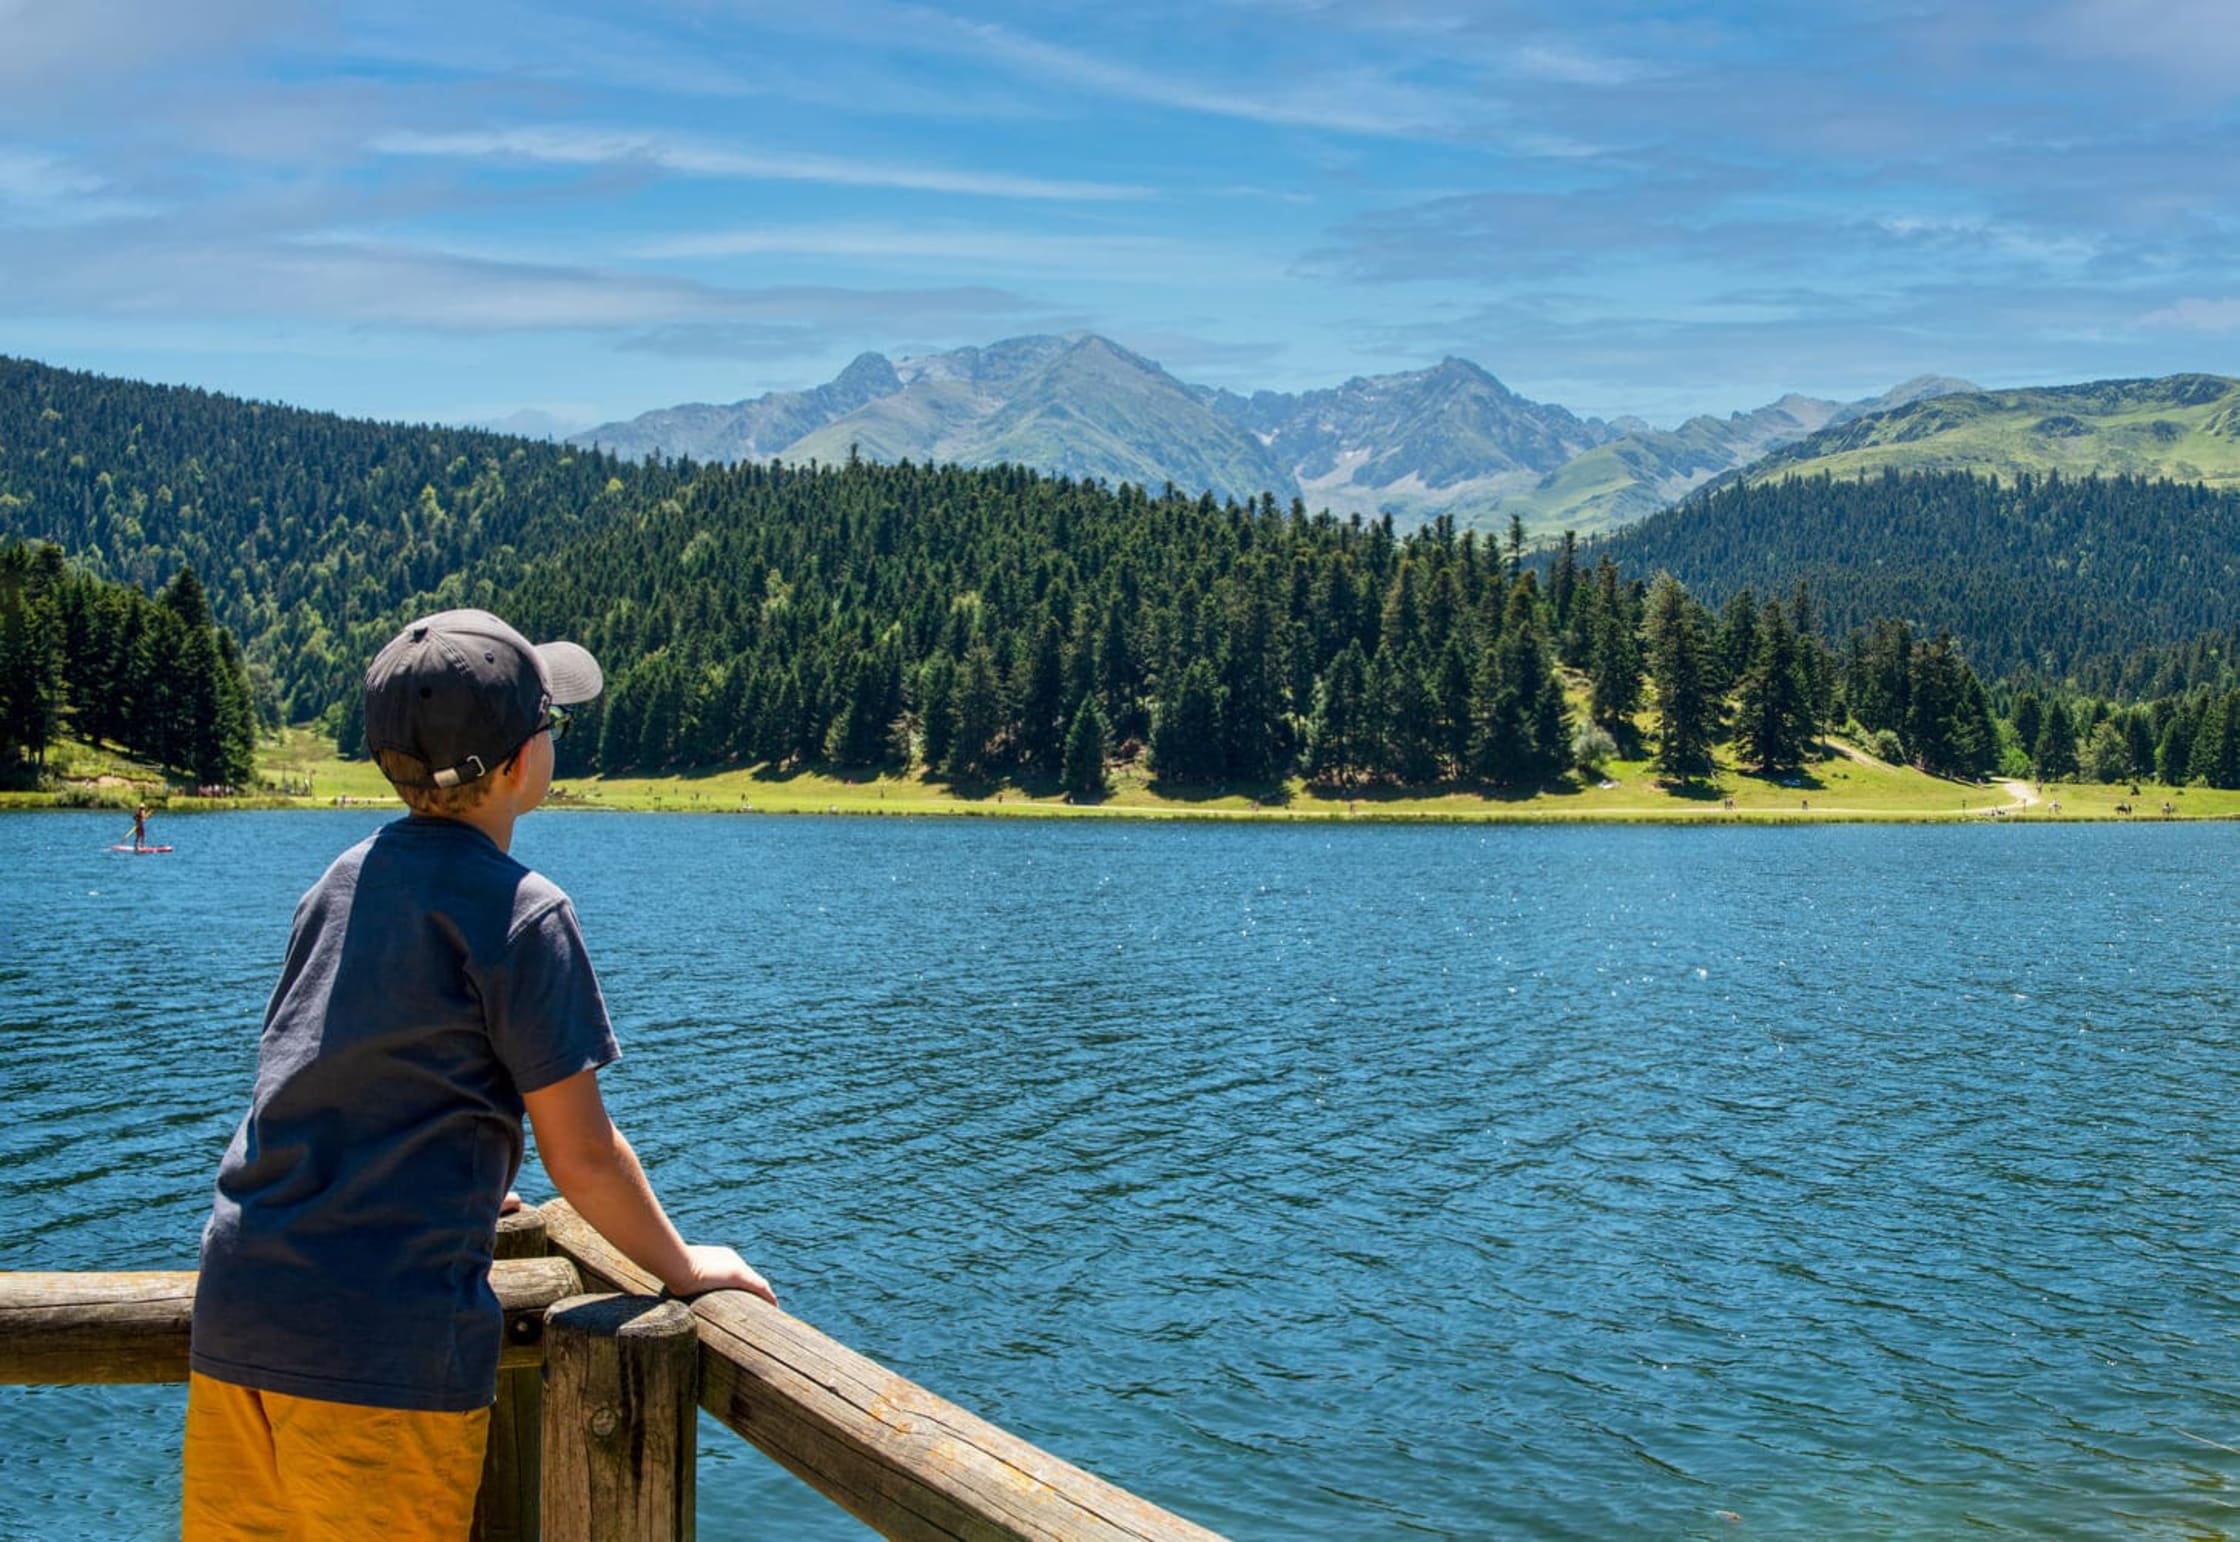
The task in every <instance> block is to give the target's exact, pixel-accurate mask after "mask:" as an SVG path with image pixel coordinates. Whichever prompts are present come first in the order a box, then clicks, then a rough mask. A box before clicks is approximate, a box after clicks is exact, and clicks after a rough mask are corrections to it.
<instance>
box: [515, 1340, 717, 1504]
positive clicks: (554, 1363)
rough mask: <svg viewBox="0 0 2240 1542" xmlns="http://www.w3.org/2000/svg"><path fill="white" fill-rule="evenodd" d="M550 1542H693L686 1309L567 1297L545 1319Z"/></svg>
mask: <svg viewBox="0 0 2240 1542" xmlns="http://www.w3.org/2000/svg"><path fill="white" fill-rule="evenodd" d="M544 1350H545V1360H544V1503H543V1509H544V1516H543V1525H544V1535H545V1537H546V1539H547V1542H692V1534H693V1510H692V1506H693V1462H694V1459H695V1455H696V1438H697V1435H698V1401H699V1392H700V1345H699V1341H698V1336H697V1334H696V1333H695V1332H694V1325H693V1320H692V1313H691V1311H690V1310H689V1309H688V1308H687V1307H686V1306H685V1304H684V1303H683V1302H681V1301H656V1300H652V1299H649V1298H648V1297H645V1296H572V1297H570V1298H569V1299H568V1300H566V1301H562V1302H559V1303H557V1304H555V1305H554V1306H553V1307H552V1308H551V1310H550V1311H548V1312H547V1313H546V1314H545V1336H544Z"/></svg>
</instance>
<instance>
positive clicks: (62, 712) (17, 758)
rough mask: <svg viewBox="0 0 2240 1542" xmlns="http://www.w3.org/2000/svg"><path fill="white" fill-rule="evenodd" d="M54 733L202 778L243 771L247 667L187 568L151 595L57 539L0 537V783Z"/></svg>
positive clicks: (17, 775) (251, 752)
mask: <svg viewBox="0 0 2240 1542" xmlns="http://www.w3.org/2000/svg"><path fill="white" fill-rule="evenodd" d="M64 733H72V734H75V735H76V736H78V737H79V738H82V739H87V740H91V741H93V742H94V743H97V744H99V743H107V744H111V745H114V746H116V747H117V748H119V749H122V750H124V751H125V752H127V753H128V754H131V755H133V756H135V757H137V758H139V759H142V760H148V761H152V762H154V763H155V764H157V765H159V766H168V767H170V768H172V769H174V770H177V771H181V772H184V773H186V774H187V775H188V776H189V777H191V778H192V779H193V780H195V781H197V782H200V783H204V784H233V783H246V782H247V781H248V780H249V779H250V773H251V771H252V769H253V761H254V757H255V750H256V724H255V720H254V718H253V716H252V714H251V709H250V702H249V677H248V671H247V668H246V666H245V665H244V663H243V660H242V657H241V650H240V649H239V648H238V647H236V646H235V644H234V640H233V636H232V634H231V633H229V632H227V631H226V630H225V629H224V628H223V627H221V626H218V625H216V624H215V623H214V622H213V621H212V619H211V616H210V607H209V604H208V601H207V599H206V598H205V595H204V593H203V588H202V584H201V581H200V580H199V579H197V578H196V577H195V575H194V571H193V570H192V569H191V568H190V569H183V570H182V571H181V572H180V573H179V574H178V575H177V576H175V577H174V578H173V579H172V581H171V582H170V583H168V584H166V585H165V586H164V589H163V592H162V593H161V594H160V595H158V596H157V597H156V598H155V599H152V600H151V599H149V598H148V597H147V596H146V595H144V594H142V593H141V592H140V591H139V590H138V589H136V588H133V587H131V586H130V585H126V584H112V583H105V582H103V581H102V580H100V579H98V578H95V577H92V576H91V575H89V574H86V573H83V572H78V571H74V570H72V569H71V568H70V566H69V565H68V564H67V563H65V562H64V561H63V558H62V551H61V548H59V547H56V546H51V545H45V544H38V545H32V544H26V543H23V542H16V541H0V785H7V784H10V783H13V782H15V781H18V780H20V779H22V777H23V776H24V775H25V774H26V772H36V770H37V769H38V768H39V766H40V765H41V763H42V762H43V761H44V760H45V757H46V752H47V749H48V746H49V745H51V744H52V743H53V742H54V741H55V740H56V739H58V738H60V737H61V736H62V735H63V734H64Z"/></svg>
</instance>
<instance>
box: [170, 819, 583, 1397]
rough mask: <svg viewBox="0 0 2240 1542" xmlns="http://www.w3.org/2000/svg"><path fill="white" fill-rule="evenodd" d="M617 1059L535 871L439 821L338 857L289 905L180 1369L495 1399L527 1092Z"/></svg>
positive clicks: (386, 834)
mask: <svg viewBox="0 0 2240 1542" xmlns="http://www.w3.org/2000/svg"><path fill="white" fill-rule="evenodd" d="M620 1054H621V1050H620V1049H619V1048H617V1047H616V1044H615V1040H614V1030H613V1028H612V1027H611V1026H610V1025H609V1023H608V1021H607V1009H606V1003H605V1001H604V1000H603V999H602V998H601V997H600V994H599V982H598V980H597V979H596V978H595V977H594V976H593V974H592V972H591V960H590V958H589V957H588V956H587V955H586V954H585V952H584V947H583V937H582V934H581V933H580V932H579V931H578V930H577V927H576V918H575V911H574V909H573V907H572V906H570V905H569V903H568V896H567V895H566V894H564V893H562V892H561V890H560V889H559V888H558V887H556V886H555V885H554V884H552V883H551V882H550V881H549V880H547V879H545V878H542V877H540V876H538V875H537V874H536V873H534V872H531V871H530V870H529V869H528V868H526V867H524V866H522V865H521V864H520V863H519V862H516V861H514V860H513V858H511V857H509V856H507V855H506V854H505V853H504V852H502V851H500V850H499V849H498V847H497V845H496V843H495V842H493V841H491V840H490V838H489V837H487V836H485V835H484V834H482V832H480V831H479V830H476V829H475V828H474V827H473V826H471V825H467V824H462V823H460V822H459V821H457V820H451V819H429V818H421V817H418V816H414V817H412V818H407V819H401V820H398V821H397V822H396V823H394V824H390V825H386V826H384V827H383V828H382V829H381V830H379V831H377V832H376V833H375V834H374V835H372V836H371V837H369V838H368V839H367V840H365V841H363V842H361V843H359V844H358V845H356V846H354V847H352V848H351V849H350V850H349V851H346V852H344V853H343V854H342V855H341V856H340V857H339V858H337V859H336V860H335V863H334V865H333V866H332V867H330V868H328V869H327V871H326V874H325V876H323V877H322V878H320V880H319V881H318V883H316V884H314V885H313V886H312V888H311V891H310V892H309V893H308V894H306V895H305V896H304V897H303V901H302V903H301V904H299V905H298V906H297V907H296V917H295V928H294V931H293V932H292V934H291V935H290V937H289V939H288V957H287V963H286V966H285V968H284V969H283V970H282V972H281V976H280V983H279V985H278V987H277V988H275V989H274V991H273V993H272V1001H271V1003H270V1005H268V1006H267V1007H266V1009H265V1024H264V1037H263V1039H262V1041H261V1043H260V1045H259V1048H258V1056H257V1084H256V1091H255V1093H254V1095H253V1097H252V1099H251V1102H250V1106H249V1113H248V1116H247V1117H246V1118H244V1119H243V1120H242V1121H241V1128H240V1129H239V1130H238V1131H236V1132H235V1134H234V1137H233V1144H232V1145H231V1146H230V1147H229V1148H228V1149H227V1151H226V1155H225V1160H224V1162H223V1163H222V1164H221V1165H220V1167H219V1169H218V1189H217V1198H216V1202H215V1203H214V1204H213V1205H212V1207H211V1214H210V1221H209V1224H208V1225H207V1226H206V1227H204V1229H203V1235H202V1276H201V1280H200V1282H199V1284H198V1285H197V1287H196V1290H195V1303H194V1349H193V1355H192V1363H193V1365H194V1368H195V1369H196V1370H197V1371H200V1372H202V1373H203V1374H204V1375H206V1376H211V1377H215V1378H216V1379H218V1380H220V1381H227V1382H234V1383H237V1384H239V1385H242V1386H248V1387H257V1388H261V1389H263V1390H266V1391H271V1392H285V1393H290V1394H293V1395H295V1396H298V1397H313V1398H323V1399H325V1400H327V1401H329V1402H338V1403H359V1404H370V1405H372V1406H375V1407H381V1408H411V1409H426V1410H434V1411H439V1412H458V1411H464V1410H468V1409H474V1408H481V1407H485V1406H487V1405H488V1404H489V1403H490V1402H491V1400H492V1399H493V1398H494V1397H495V1395H496V1389H497V1372H498V1346H499V1340H500V1338H501V1337H502V1336H503V1330H504V1322H503V1318H502V1314H501V1313H500V1311H499V1308H498V1302H497V1298H496V1297H495V1296H494V1295H492V1294H491V1291H490V1256H491V1249H492V1246H493V1243H494V1239H495V1235H496V1229H497V1220H498V1206H499V1204H500V1203H501V1202H502V1201H503V1199H504V1197H505V1192H506V1189H507V1187H508V1185H510V1184H511V1183H512V1182H513V1178H514V1174H515V1173H516V1172H517V1171H519V1169H520V1166H521V1154H522V1136H521V1121H522V1113H523V1109H522V1102H521V1095H522V1094H523V1093H525V1092H535V1091H537V1090H538V1089H539V1088H542V1087H547V1086H550V1085H552V1084H553V1083H555V1082H558V1081H561V1080H564V1079H565V1078H567V1077H570V1076H573V1075H575V1074H576V1073H577V1072H579V1071H585V1070H592V1069H596V1068H598V1067H600V1066H603V1065H606V1064H608V1063H610V1062H611V1061H613V1060H615V1059H617V1058H618V1057H619V1056H620Z"/></svg>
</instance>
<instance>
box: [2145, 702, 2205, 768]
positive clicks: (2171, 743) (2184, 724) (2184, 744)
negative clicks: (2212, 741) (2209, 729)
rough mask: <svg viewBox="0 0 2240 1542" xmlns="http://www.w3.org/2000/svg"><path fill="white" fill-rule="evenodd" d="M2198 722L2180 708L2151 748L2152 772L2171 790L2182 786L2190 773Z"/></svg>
mask: <svg viewBox="0 0 2240 1542" xmlns="http://www.w3.org/2000/svg"><path fill="white" fill-rule="evenodd" d="M2200 721H2201V720H2200V719H2199V717H2197V716H2196V715H2195V714H2194V713H2193V712H2192V711H2191V710H2190V709H2188V708H2184V707H2181V708H2180V709H2179V710H2178V711H2176V712H2173V713H2171V714H2170V721H2169V722H2168V723H2166V724H2164V725H2163V729H2162V738H2161V740H2160V741H2159V742H2158V743H2157V744H2156V745H2155V749H2154V770H2155V775H2156V776H2157V777H2158V778H2160V779H2161V780H2162V781H2163V782H2165V783H2167V784H2169V785H2170V786H2172V787H2183V786H2184V785H2185V784H2186V782H2187V780H2188V779H2189V778H2190V777H2191V776H2192V774H2193V759H2192V757H2193V735H2194V730H2195V729H2196V728H2197V727H2198V726H2199V725H2200Z"/></svg>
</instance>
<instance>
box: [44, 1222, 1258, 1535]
mask: <svg viewBox="0 0 2240 1542" xmlns="http://www.w3.org/2000/svg"><path fill="white" fill-rule="evenodd" d="M498 1255H499V1256H498V1262H497V1263H495V1264H494V1265H492V1267H491V1271H490V1281H491V1286H492V1288H493V1289H494V1290H495V1291H496V1292H497V1295H498V1300H499V1302H500V1304H501V1305H503V1306H504V1308H505V1312H506V1336H505V1347H504V1350H503V1352H502V1355H501V1358H500V1361H499V1378H498V1380H499V1386H498V1402H497V1406H496V1408H495V1409H493V1411H492V1416H491V1426H490V1445H489V1452H488V1456H487V1458H486V1460H485V1464H484V1470H483V1482H482V1492H481V1494H480V1496H479V1500H478V1507H477V1516H476V1527H475V1535H476V1536H477V1537H479V1538H484V1539H487V1542H515V1539H528V1538H537V1537H539V1536H542V1537H543V1538H545V1539H547V1542H572V1539H577V1538H583V1539H591V1538H602V1539H614V1542H652V1539H656V1538H659V1539H664V1542H667V1539H673V1538H690V1537H691V1536H692V1530H693V1481H694V1480H693V1456H694V1446H695V1422H696V1421H695V1418H694V1410H695V1408H696V1407H697V1408H700V1409H705V1410H706V1411H707V1412H708V1413H709V1414H710V1415H712V1416H713V1417H714V1418H715V1419H716V1420H717V1421H718V1422H720V1423H721V1424H723V1425H724V1426H725V1427H727V1428H728V1429H730V1430H732V1431H734V1432H735V1433H737V1434H738V1435H739V1436H740V1437H741V1438H742V1439H744V1440H745V1441H747V1442H748V1444H750V1445H752V1446H754V1447H755V1448H756V1449H758V1450H760V1451H762V1452H764V1453H765V1454H766V1455H768V1456H769V1457H770V1458H771V1459H772V1460H774V1461H776V1462H777V1463H778V1465H780V1466H781V1467H784V1468H785V1469H786V1470H787V1471H788V1472H791V1473H793V1474H794V1475H795V1476H796V1477H798V1478H800V1479H802V1480H803V1481H804V1482H806V1483H808V1484H809V1485H810V1486H811V1487H813V1488H815V1489H816V1490H817V1491H818V1492H819V1493H822V1494H823V1495H825V1496H826V1497H827V1498H829V1499H831V1500H832V1501H833V1502H834V1503H835V1504H838V1505H839V1506H841V1507H842V1508H843V1509H845V1510H847V1511H848V1512H849V1513H850V1514H851V1515H854V1516H855V1517H857V1518H858V1519H859V1520H861V1521H863V1522H864V1523H865V1524H866V1525H868V1526H870V1527H871V1528H872V1529H873V1530H875V1531H877V1532H879V1533H880V1534H881V1535H883V1536H888V1537H897V1538H908V1539H924V1542H934V1539H950V1538H974V1539H980V1538H1007V1537H1018V1538H1044V1539H1052V1542H1056V1539H1072V1538H1083V1539H1092V1542H1125V1539H1135V1542H1184V1539H1198V1542H1206V1539H1214V1534H1213V1533H1212V1532H1210V1531H1207V1530H1205V1529H1204V1528H1203V1527H1200V1526H1196V1525H1193V1524H1192V1523H1190V1522H1189V1521H1186V1520H1183V1519H1182V1518H1181V1517H1179V1516H1176V1515H1173V1514H1170V1513H1169V1512H1167V1511H1165V1510H1162V1509H1160V1508H1159V1507H1157V1506H1156V1505H1153V1504H1151V1503H1150V1502H1149V1501H1147V1500H1144V1499H1140V1498H1138V1497H1137V1496H1136V1495H1134V1494H1131V1493H1129V1492H1128V1491H1127V1490H1125V1489H1122V1488H1118V1487H1116V1486H1114V1485H1113V1484H1110V1483H1107V1482H1105V1481H1104V1480H1103V1479H1101V1478H1098V1477H1096V1476H1094V1475H1092V1474H1090V1473H1087V1472H1084V1471H1083V1470H1082V1469H1080V1468H1078V1467H1075V1466H1073V1465H1072V1464H1071V1463H1068V1462H1065V1461H1062V1460H1060V1459H1059V1458H1057V1457H1055V1456H1052V1455H1051V1454H1050V1453H1048V1452H1046V1451H1043V1450H1040V1449H1039V1448H1037V1447H1035V1446H1032V1445H1029V1444H1028V1443H1027V1442H1025V1441H1023V1440H1021V1439H1019V1438H1018V1437H1017V1436H1015V1435H1012V1434H1010V1433H1008V1432H1007V1431H1004V1430H1001V1429H998V1428H997V1427H996V1426H994V1425H992V1424H989V1423H988V1422H987V1421H985V1420H983V1419H979V1418H976V1417H974V1416H973V1415H972V1414H969V1413H967V1412H965V1411H964V1410H963V1409H961V1408H959V1407H957V1406H956V1405H955V1404H953V1403H951V1402H948V1401H947V1400H946V1399H944V1398H941V1397H938V1396H936V1395H935V1394H933V1393H931V1392H929V1391H927V1390H926V1389H925V1388H923V1387H920V1386H918V1385H916V1384H915V1383H913V1382H910V1381H908V1380H906V1379H904V1378H903V1377H901V1376H898V1375H896V1374H895V1373H894V1372H892V1371H890V1370H887V1369H886V1368H885V1367H883V1366H881V1365H878V1364H876V1363H875V1362H873V1361H871V1360H868V1359H866V1358H865V1357H864V1356H862V1355H859V1354H857V1353H856V1352H855V1351H854V1350H851V1349H849V1348H848V1347H847V1346H845V1345H843V1344H840V1343H838V1342H836V1341H834V1340H833V1339H830V1338H828V1337H826V1336H825V1335H824V1334H822V1333H819V1332H818V1331H817V1330H816V1329H814V1328H812V1327H810V1326H809V1325H808V1324H807V1323H804V1322H802V1321H800V1320H799V1319H798V1318H794V1317H791V1316H788V1315H787V1314H786V1313H784V1312H782V1311H780V1310H779V1309H778V1308H776V1307H774V1306H771V1305H770V1304H769V1303H768V1302H765V1301H763V1300H761V1299H759V1298H757V1297H754V1296H749V1295H745V1294H743V1293H740V1292H736V1291H726V1292H723V1293H721V1294H718V1295H713V1296H706V1297H702V1298H700V1299H699V1300H696V1301H693V1302H690V1303H686V1302H680V1301H675V1300H669V1299H665V1298H662V1297H661V1296H660V1294H659V1287H658V1284H657V1282H656V1281H654V1280H653V1279H652V1278H651V1277H649V1276H647V1275H646V1274H645V1273H644V1272H643V1271H641V1270H639V1269H638V1268H637V1267H636V1266H635V1265H633V1264H632V1263H631V1262H630V1261H629V1260H628V1259H626V1258H624V1257H623V1256H622V1255H621V1254H620V1253H619V1252H617V1251H616V1250H615V1249H614V1247H613V1246H612V1245H611V1244H609V1243H608V1242H607V1240H606V1239H605V1238H604V1237H602V1236H600V1235H599V1233H598V1232H596V1231H594V1230H593V1229H592V1228H591V1227H590V1225H588V1224H587V1223H586V1222H585V1221H584V1220H583V1219H582V1218H581V1217H579V1216H578V1215H576V1213H575V1212H574V1211H573V1210H572V1209H570V1208H569V1207H568V1205H567V1203H566V1202H565V1201H561V1200H555V1201H553V1202H552V1203H550V1204H548V1205H545V1206H543V1207H541V1209H537V1210H528V1211H524V1212H522V1213H521V1214H520V1215H518V1216H509V1217H507V1218H506V1220H505V1221H504V1222H502V1223H501V1224H500V1235H499V1247H498ZM194 1281H195V1276H194V1275H193V1274H192V1273H191V1272H182V1273H161V1274H0V1383H17V1384H23V1383H44V1384H79V1383H88V1382H161V1381H184V1380H186V1376H187V1339H188V1329H189V1323H190V1319H191V1316H192V1312H193V1306H194ZM587 1287H588V1288H589V1289H590V1290H592V1291H597V1292H601V1294H596V1295H587V1294H585V1291H586V1288H587ZM1214 1542H1218V1539H1214Z"/></svg>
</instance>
